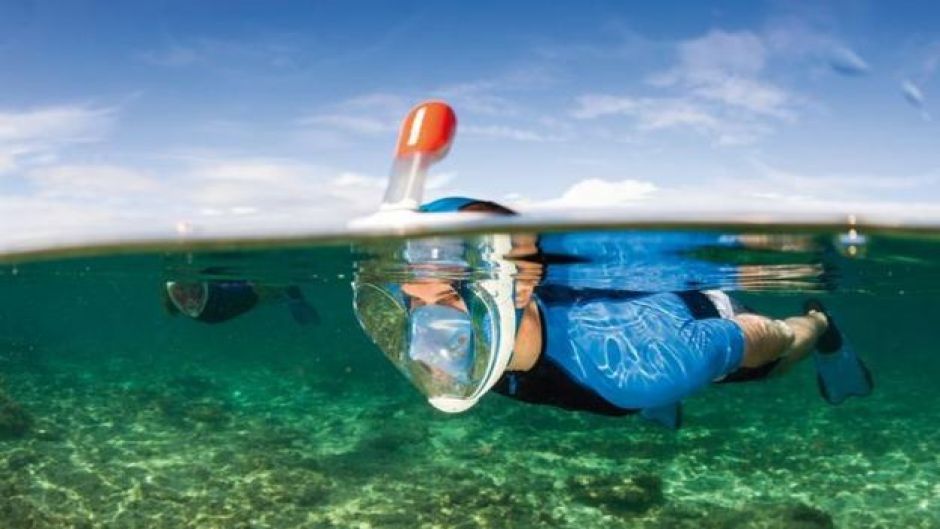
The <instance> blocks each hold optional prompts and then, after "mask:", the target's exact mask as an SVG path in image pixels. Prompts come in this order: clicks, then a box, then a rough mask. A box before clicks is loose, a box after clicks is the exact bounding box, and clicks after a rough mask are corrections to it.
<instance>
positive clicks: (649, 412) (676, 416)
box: [640, 402, 682, 430]
mask: <svg viewBox="0 0 940 529" xmlns="http://www.w3.org/2000/svg"><path fill="white" fill-rule="evenodd" d="M640 417H643V418H644V419H646V420H648V421H652V422H655V423H656V424H659V425H660V426H665V427H666V428H669V429H670V430H678V429H679V428H680V427H681V426H682V403H681V402H674V403H672V404H667V405H665V406H657V407H655V408H643V410H641V411H640Z"/></svg>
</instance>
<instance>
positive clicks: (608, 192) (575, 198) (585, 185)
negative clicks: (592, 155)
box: [516, 178, 657, 210]
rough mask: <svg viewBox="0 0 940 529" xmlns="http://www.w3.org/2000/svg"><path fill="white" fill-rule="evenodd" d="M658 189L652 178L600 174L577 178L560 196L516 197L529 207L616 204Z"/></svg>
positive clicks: (652, 192) (646, 196) (597, 206)
mask: <svg viewBox="0 0 940 529" xmlns="http://www.w3.org/2000/svg"><path fill="white" fill-rule="evenodd" d="M656 190H657V187H656V185H655V184H653V183H652V182H644V181H640V180H630V179H627V180H619V181H611V180H603V179H600V178H587V179H585V180H581V181H579V182H576V183H575V184H574V185H572V186H571V187H569V188H568V189H566V190H565V191H564V192H563V193H562V194H561V196H559V197H558V198H554V199H549V200H543V201H523V200H521V199H519V198H517V200H516V203H517V205H521V206H523V207H525V208H526V209H530V210H535V209H542V208H579V209H580V208H603V207H614V206H618V205H623V204H629V203H635V202H638V201H643V200H646V199H648V198H650V197H651V196H652V195H653V194H654V193H655V192H656Z"/></svg>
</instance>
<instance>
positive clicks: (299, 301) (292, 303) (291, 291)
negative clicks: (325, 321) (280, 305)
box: [286, 286, 320, 325]
mask: <svg viewBox="0 0 940 529" xmlns="http://www.w3.org/2000/svg"><path fill="white" fill-rule="evenodd" d="M286 293H287V308H288V309H289V310H290V314H291V316H292V317H293V318H294V321H296V322H297V323H298V324H300V325H311V324H313V325H318V324H319V323H320V314H319V313H318V312H317V310H316V309H315V308H313V306H312V305H310V303H307V299H306V298H305V297H304V294H303V292H301V291H300V287H297V286H291V287H288V288H287V291H286Z"/></svg>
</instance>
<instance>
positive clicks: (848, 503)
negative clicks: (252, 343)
mask: <svg viewBox="0 0 940 529" xmlns="http://www.w3.org/2000/svg"><path fill="white" fill-rule="evenodd" d="M322 376H323V378H324V380H325V382H324V384H322V385H318V384H316V375H312V374H311V373H309V372H303V373H299V374H292V372H290V371H283V370H275V369H268V368H266V367H264V366H263V365H258V364H252V365H239V364H237V363H235V362H232V363H230V364H227V365H225V366H221V367H220V366H212V365H201V366H199V365H193V366H189V367H187V368H186V369H185V370H180V369H177V368H176V367H175V366H171V365H168V366H166V367H165V368H154V367H152V366H146V367H141V366H138V365H136V363H135V362H132V361H128V362H126V363H123V364H122V363H116V364H114V363H112V364H110V365H109V366H108V367H107V368H105V367H102V366H96V365H93V364H87V365H77V364H72V365H69V366H63V367H61V368H59V369H48V370H41V371H37V370H12V371H11V372H10V373H9V374H8V376H7V377H6V378H7V384H6V388H7V392H6V393H3V394H0V409H3V410H6V412H5V415H3V417H6V418H7V419H6V420H7V422H6V423H4V424H7V425H9V426H6V428H7V430H4V431H5V432H7V434H8V435H5V436H4V437H3V439H2V440H0V527H2V528H4V529H5V528H11V529H16V528H21V527H22V528H32V529H43V528H75V529H96V528H109V529H110V528H121V529H123V528H148V529H149V528H156V529H159V528H173V529H179V528H193V529H195V528H223V527H224V528H238V529H281V528H308V527H313V528H320V527H323V528H343V529H346V528H350V527H357V528H358V527H362V528H409V529H411V528H421V529H438V528H462V529H464V528H465V529H470V528H477V529H485V528H494V529H495V528H500V529H502V528H557V527H591V528H594V527H602V528H614V529H619V528H641V529H665V528H674V527H678V528H705V529H739V528H740V529H749V528H753V529H771V528H775V529H776V528H784V529H829V528H834V527H885V528H888V527H913V528H931V529H935V528H938V527H940V515H938V513H937V503H936V499H935V498H936V497H937V494H938V493H940V489H938V487H937V485H936V484H937V483H940V460H938V459H937V457H936V447H937V446H938V444H937V443H938V441H940V439H938V434H937V433H936V429H935V428H934V427H933V425H934V424H936V421H937V420H938V419H940V417H938V413H940V412H938V411H937V410H940V406H933V407H931V406H923V407H922V408H919V409H922V410H924V412H923V413H921V414H920V415H917V414H913V413H910V410H909V409H908V408H905V406H908V405H911V403H910V402H899V401H897V400H894V401H889V400H880V399H879V397H878V396H873V397H872V398H871V399H869V400H867V401H865V402H864V405H861V404H858V405H856V404H855V403H852V404H848V405H846V406H843V407H839V408H833V407H828V406H825V405H824V404H822V403H821V402H820V401H819V397H818V396H817V395H816V393H815V391H814V390H815V388H813V387H812V381H811V379H810V380H807V381H801V380H800V379H799V378H794V379H793V380H791V381H789V382H787V381H784V382H783V384H790V386H781V385H777V386H773V385H768V386H760V385H755V386H749V387H740V388H728V389H725V388H722V391H721V392H720V394H718V395H714V396H712V397H711V398H708V399H706V398H702V399H699V400H692V401H690V402H689V403H688V404H687V421H686V422H687V425H686V427H685V428H683V429H682V430H680V431H678V432H672V431H668V430H665V429H662V428H660V427H657V426H655V425H652V424H648V423H645V422H642V421H640V420H637V419H636V418H607V417H595V416H590V415H584V414H576V413H568V412H564V411H561V410H554V409H549V408H540V407H532V406H525V405H520V404H518V403H515V402H512V401H509V400H506V399H502V398H500V397H496V396H494V397H492V398H488V399H485V400H484V402H483V403H481V405H480V407H479V408H478V409H477V410H474V411H473V412H471V413H468V414H465V415H461V416H456V417H454V416H447V415H444V414H440V413H437V412H435V411H433V410H431V409H429V407H428V406H427V405H426V404H425V403H424V402H423V401H422V400H421V399H420V397H419V396H417V395H415V394H414V393H412V392H411V391H408V390H407V387H405V386H404V385H403V384H402V385H401V386H398V388H397V389H396V387H395V386H394V384H393V383H389V382H388V381H382V383H381V384H378V385H374V386H370V385H368V384H362V385H347V387H346V388H345V389H344V390H343V391H342V392H340V393H336V392H334V391H333V389H332V388H333V387H334V386H335V385H336V384H337V382H336V381H335V380H334V379H333V377H328V376H327V375H322ZM807 378H809V377H807ZM327 379H329V380H327ZM389 387H391V388H392V390H391V391H390V390H389ZM13 388H15V390H16V391H15V395H16V401H14V400H13V399H12V398H11V396H10V393H12V389H13ZM784 396H785V397H786V399H787V404H788V406H790V407H788V408H784V407H783V406H782V405H781V404H780V403H781V402H782V400H781V399H783V398H784ZM931 399H934V400H931ZM917 400H918V401H919V404H926V403H934V404H936V398H935V397H932V396H930V395H925V394H920V395H918V396H917ZM754 402H766V403H768V404H767V405H766V406H754V405H751V404H753V403H754ZM25 410H29V412H28V413H27V412H26V411H25ZM768 410H774V413H768ZM785 410H787V411H785ZM872 424H879V426H880V427H886V428H887V429H886V430H883V431H880V432H878V433H876V432H873V431H872ZM9 434H12V435H9Z"/></svg>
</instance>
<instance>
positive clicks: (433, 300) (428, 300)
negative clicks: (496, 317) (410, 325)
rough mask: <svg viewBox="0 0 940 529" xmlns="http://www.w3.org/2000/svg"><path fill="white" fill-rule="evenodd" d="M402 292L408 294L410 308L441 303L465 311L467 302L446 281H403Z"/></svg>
mask: <svg viewBox="0 0 940 529" xmlns="http://www.w3.org/2000/svg"><path fill="white" fill-rule="evenodd" d="M401 290H402V292H403V293H404V294H405V295H406V296H408V300H409V302H410V308H411V309H416V308H418V307H421V306H424V305H443V306H445V307H451V308H455V309H457V310H460V311H462V312H467V311H468V309H467V304H466V302H464V300H463V298H461V297H460V294H459V293H458V292H457V290H456V289H455V288H454V286H453V285H452V284H451V283H448V282H447V281H415V282H412V283H405V284H403V285H402V287H401Z"/></svg>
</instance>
